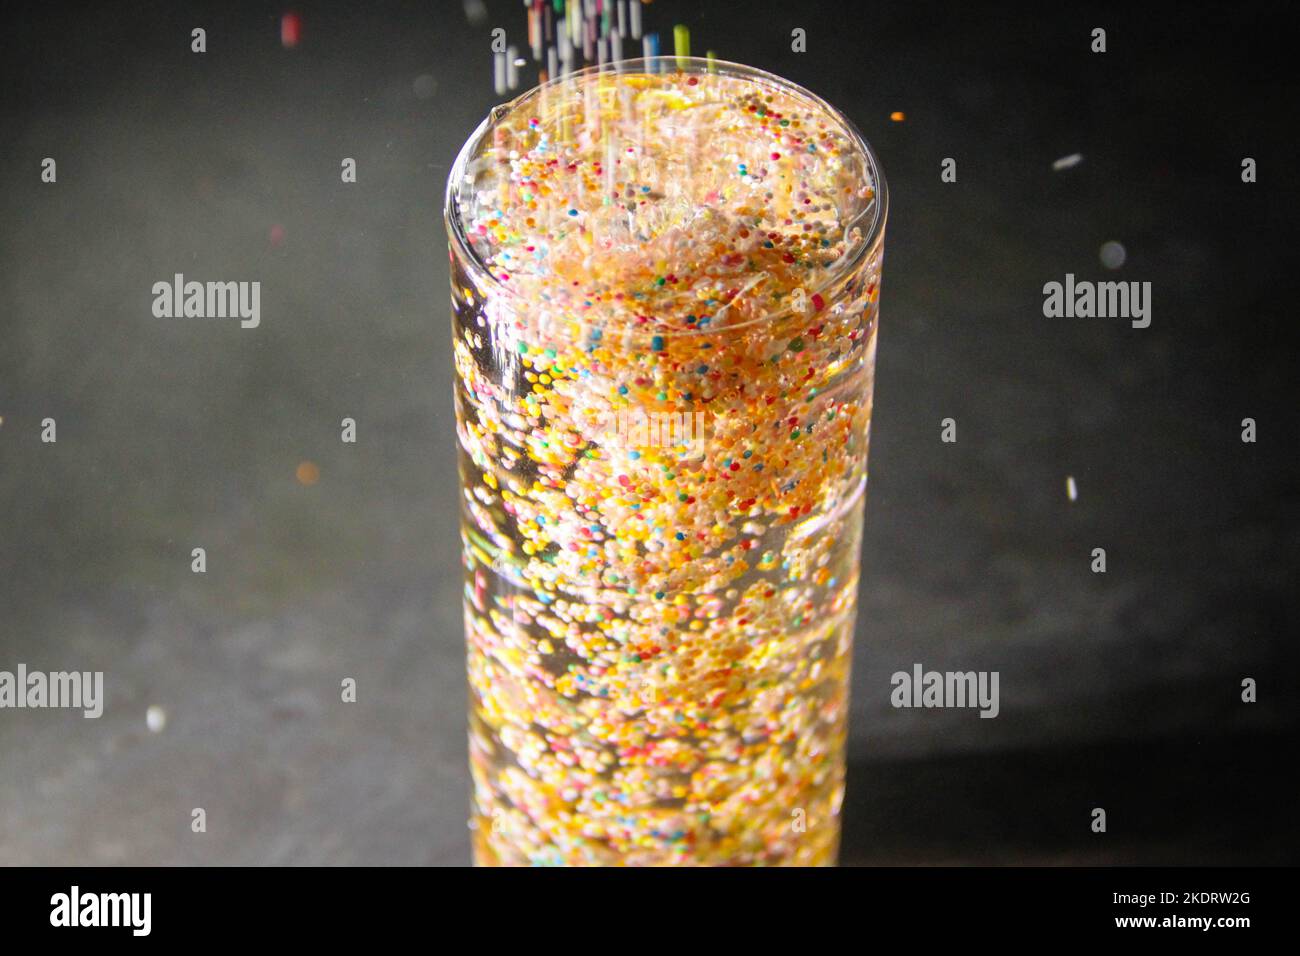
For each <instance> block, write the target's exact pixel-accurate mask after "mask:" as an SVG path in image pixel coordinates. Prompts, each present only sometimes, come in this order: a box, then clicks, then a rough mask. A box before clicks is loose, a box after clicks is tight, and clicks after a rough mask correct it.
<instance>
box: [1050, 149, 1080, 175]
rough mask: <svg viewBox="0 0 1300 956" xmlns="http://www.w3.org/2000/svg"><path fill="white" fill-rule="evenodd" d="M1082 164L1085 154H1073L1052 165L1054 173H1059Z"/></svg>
mask: <svg viewBox="0 0 1300 956" xmlns="http://www.w3.org/2000/svg"><path fill="white" fill-rule="evenodd" d="M1081 162H1083V153H1071V154H1070V155H1069V156H1062V157H1061V158H1060V159H1058V160H1057V161H1056V162H1054V163H1052V172H1054V173H1059V172H1060V171H1061V170H1063V169H1069V168H1071V167H1072V166H1078V165H1079V164H1080V163H1081Z"/></svg>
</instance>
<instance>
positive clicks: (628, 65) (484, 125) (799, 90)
mask: <svg viewBox="0 0 1300 956" xmlns="http://www.w3.org/2000/svg"><path fill="white" fill-rule="evenodd" d="M651 64H653V65H654V66H655V67H658V66H660V65H666V66H670V68H669V69H655V70H653V71H651V70H648V69H646V67H647V66H649V65H651ZM651 72H654V73H656V74H658V73H723V74H725V75H728V76H737V77H741V78H744V79H752V80H755V81H757V82H759V83H765V84H767V85H770V86H774V87H776V88H777V89H779V90H781V91H782V92H786V93H792V94H794V95H796V96H799V97H802V98H804V99H806V100H808V101H809V102H810V103H812V104H813V105H815V106H817V107H818V108H820V109H822V110H825V112H826V114H827V115H828V116H829V117H830V118H831V119H832V120H833V121H834V122H836V123H837V124H839V126H840V127H841V128H842V130H843V131H844V133H845V134H847V135H848V137H849V140H850V141H851V142H852V144H853V147H854V149H855V150H856V151H857V152H858V153H859V154H860V155H861V156H862V157H863V158H864V159H865V161H866V164H867V167H868V170H869V172H870V175H871V180H872V182H871V184H872V186H873V188H874V190H875V197H874V201H873V202H872V203H870V204H869V205H868V206H867V208H865V209H863V210H862V211H861V212H860V213H858V214H857V215H856V216H854V217H853V219H851V220H850V221H849V222H848V223H846V224H845V227H844V230H845V232H846V233H847V232H848V231H849V230H850V229H853V228H855V227H860V226H861V225H862V222H861V220H862V219H863V217H864V216H866V215H868V214H870V215H871V224H870V226H869V227H868V228H867V229H866V238H865V239H864V240H863V241H862V242H860V243H859V244H858V246H857V248H856V250H854V251H853V252H852V254H851V255H848V256H847V257H845V256H841V257H840V259H838V260H836V261H835V262H834V263H832V265H831V267H829V268H828V269H827V271H826V274H825V275H824V276H823V277H822V278H821V281H819V282H818V283H817V285H816V286H815V287H814V288H811V289H809V290H807V294H808V296H810V297H811V296H813V295H816V294H818V293H820V292H824V291H826V290H827V289H829V288H830V287H831V286H833V285H835V284H836V283H837V282H839V281H840V280H841V279H843V278H844V277H845V276H848V275H852V274H853V272H854V271H855V270H856V269H857V268H858V267H859V266H860V265H861V264H862V262H863V261H864V260H866V259H868V258H869V257H870V256H872V255H873V254H874V253H875V252H876V251H877V250H878V249H879V248H880V247H881V245H882V243H883V240H884V234H885V221H886V219H887V218H888V215H889V188H888V186H887V185H886V182H885V174H884V171H883V170H882V169H881V167H880V159H879V157H878V156H877V155H876V152H875V150H874V149H872V148H871V144H870V143H869V142H867V139H866V137H865V136H863V135H862V132H861V131H860V130H859V129H858V128H857V126H856V125H854V123H853V121H852V120H850V119H849V118H848V117H847V116H846V115H845V114H844V113H843V112H841V111H840V110H839V109H837V108H836V107H835V106H832V105H831V104H830V103H828V102H826V100H824V99H822V98H821V97H820V96H818V95H817V94H816V93H813V92H812V91H810V90H808V89H806V88H804V87H803V86H800V85H799V84H798V83H795V82H794V81H792V80H787V79H785V78H784V77H782V76H778V75H777V74H775V73H771V72H769V71H767V70H763V69H760V68H759V67H754V66H747V65H745V64H743V63H733V62H731V61H730V60H719V59H706V58H704V57H695V56H675V55H672V54H668V55H662V56H655V57H637V58H634V59H625V60H619V61H617V62H613V63H605V64H599V65H593V66H587V67H584V68H582V69H580V70H573V71H572V72H569V73H564V74H561V75H560V76H556V77H552V78H550V79H548V80H547V81H546V82H545V83H539V84H538V85H537V86H534V87H532V88H531V89H528V90H525V91H524V92H522V93H520V94H519V95H518V96H516V97H514V99H511V100H507V101H506V102H504V103H498V104H497V105H496V106H494V107H492V109H491V110H490V111H489V112H488V115H487V116H486V117H484V118H483V120H482V122H480V123H479V124H478V126H477V127H475V129H474V132H472V133H471V134H470V135H469V138H468V139H466V140H465V143H464V145H463V146H461V148H460V152H459V153H458V154H457V156H456V161H455V162H454V163H452V167H451V171H450V172H449V173H448V175H447V186H446V190H445V193H444V197H443V211H442V218H443V226H444V228H445V229H446V231H447V237H448V239H449V241H450V242H451V244H452V246H453V247H455V249H456V251H457V252H458V253H459V255H460V259H461V260H462V262H464V263H465V264H466V265H467V266H468V267H469V270H470V272H471V278H472V279H473V281H475V283H476V284H478V285H480V286H484V285H485V286H486V287H488V288H491V289H492V290H493V291H494V292H501V293H504V295H505V297H506V299H507V300H510V299H517V298H519V297H520V296H521V295H522V293H521V292H519V291H518V290H517V289H515V288H512V287H511V286H509V285H508V284H507V283H505V282H502V281H501V280H500V279H499V278H498V277H497V276H496V275H495V274H494V273H493V271H492V270H491V269H490V268H489V267H488V265H487V264H486V263H485V262H484V261H483V260H482V259H481V258H480V257H479V254H478V252H477V251H476V250H475V249H474V245H473V243H472V242H470V240H469V237H468V235H466V233H465V225H464V222H463V220H462V217H461V214H460V212H461V210H460V202H459V196H458V195H457V186H458V185H459V184H460V182H461V180H462V179H463V177H464V175H465V167H466V165H467V164H468V163H469V159H470V156H471V155H472V154H473V153H474V151H475V149H476V148H477V147H478V145H479V144H480V143H481V142H482V141H483V140H484V138H485V137H486V136H487V135H488V134H489V133H490V132H491V131H492V130H493V129H494V128H495V127H496V125H497V124H498V123H499V122H500V121H501V119H502V118H503V117H505V116H507V115H510V114H513V113H515V112H516V111H517V110H519V109H520V108H522V107H523V106H524V105H525V104H526V103H528V102H531V101H532V100H533V98H535V97H537V96H540V95H541V94H542V93H543V92H544V91H548V90H552V89H555V88H557V87H559V86H561V85H562V84H565V83H569V82H572V81H573V80H574V79H575V78H581V77H588V76H597V75H599V74H602V73H609V74H615V75H619V74H641V75H646V74H649V73H651ZM792 311H793V307H783V308H780V309H776V310H773V311H771V312H764V313H763V314H762V315H759V316H756V317H754V318H752V319H749V320H746V321H744V322H738V323H736V324H734V325H728V326H726V327H725V330H726V331H731V330H736V329H741V328H744V327H746V326H751V325H754V324H756V323H759V322H772V321H775V320H776V319H779V318H782V317H784V316H786V315H789V314H791V313H792ZM723 330H724V329H721V328H720V329H686V330H681V331H679V332H676V333H674V334H675V335H683V334H685V335H700V334H704V333H706V332H711V333H715V334H716V333H717V332H719V331H723Z"/></svg>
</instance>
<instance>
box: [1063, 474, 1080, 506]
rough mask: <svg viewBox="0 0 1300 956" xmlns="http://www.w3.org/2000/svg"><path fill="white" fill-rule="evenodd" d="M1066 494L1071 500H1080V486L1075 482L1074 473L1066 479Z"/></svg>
mask: <svg viewBox="0 0 1300 956" xmlns="http://www.w3.org/2000/svg"><path fill="white" fill-rule="evenodd" d="M1065 496H1066V497H1067V498H1069V499H1070V500H1071V501H1078V500H1079V487H1078V485H1076V484H1075V483H1074V475H1070V476H1068V477H1067V478H1066V479H1065Z"/></svg>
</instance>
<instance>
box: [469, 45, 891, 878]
mask: <svg viewBox="0 0 1300 956" xmlns="http://www.w3.org/2000/svg"><path fill="white" fill-rule="evenodd" d="M672 66H673V64H669V68H668V69H666V70H663V71H661V70H657V69H656V70H655V71H653V72H651V71H646V72H636V73H633V72H626V71H625V72H618V71H615V70H606V71H600V72H594V73H582V74H576V75H573V76H569V77H566V78H564V79H563V80H562V81H560V82H558V83H554V84H550V85H549V86H544V87H542V88H541V89H540V90H538V91H535V92H534V93H532V94H530V95H529V96H527V97H525V98H523V99H521V100H519V101H517V102H516V104H514V105H513V106H512V108H511V109H510V110H508V111H506V112H505V113H503V114H502V115H500V116H498V117H497V118H496V121H495V123H494V125H493V126H492V128H491V129H490V130H489V132H488V133H487V134H486V135H485V136H484V138H483V140H482V142H481V143H479V144H478V146H477V148H476V150H475V151H474V153H473V154H472V155H470V156H469V157H468V158H467V161H466V163H465V166H464V173H465V178H464V182H461V183H453V198H454V201H455V205H456V207H457V214H458V216H459V223H460V227H461V232H462V234H463V237H464V244H463V245H462V246H460V247H458V248H455V249H453V256H452V267H453V275H452V286H453V305H454V315H455V328H454V331H455V362H456V374H457V427H458V433H459V440H460V447H461V470H462V478H463V503H462V507H463V511H462V514H463V523H462V526H463V530H464V546H465V547H464V555H465V567H466V583H465V613H466V626H467V633H468V638H469V656H468V669H469V679H470V686H471V733H470V751H471V765H472V770H473V774H474V783H475V793H474V803H475V816H474V822H473V825H474V827H475V837H474V839H475V852H476V857H477V859H478V860H479V862H483V863H503V864H534V865H537V864H541V865H548V864H592V863H604V864H712V863H730V864H764V865H774V864H809V863H825V862H830V861H832V860H833V858H834V855H835V852H836V842H837V839H838V826H837V823H836V817H837V814H838V812H839V804H840V800H841V798H842V789H843V775H844V761H843V749H844V741H845V734H846V723H845V722H846V710H847V697H846V695H847V679H848V664H849V650H850V646H851V639H852V631H853V614H854V607H855V600H856V591H857V552H858V541H859V535H860V525H861V507H862V500H863V488H864V485H865V476H866V460H867V444H868V433H869V423H870V414H871V381H872V380H871V375H872V367H873V361H874V348H875V329H876V301H877V297H878V294H879V289H878V279H879V258H878V254H877V252H876V251H873V250H866V249H864V245H865V242H866V238H867V237H866V236H865V235H864V234H863V233H864V231H870V230H869V227H868V226H863V225H862V223H863V222H864V214H866V213H869V212H870V211H871V207H872V203H873V202H874V201H875V195H874V190H873V181H872V178H871V175H870V173H869V170H868V169H867V168H866V167H865V165H864V158H863V156H862V153H861V149H860V147H859V146H858V144H857V142H856V140H855V139H854V138H853V136H852V135H851V133H850V132H849V131H848V130H847V129H846V128H845V127H844V125H843V124H842V123H841V122H839V121H838V119H837V118H836V117H835V116H834V115H833V114H832V113H831V112H829V111H828V110H827V109H826V108H825V107H824V106H823V105H822V104H820V103H819V102H818V101H816V100H814V99H813V98H811V97H809V96H807V95H806V94H803V93H801V92H800V91H798V90H795V89H793V88H790V87H788V86H785V85H782V84H780V83H778V82H777V81H775V80H770V79H769V78H766V77H765V76H762V75H758V74H753V73H744V72H742V71H738V70H736V69H734V68H731V67H729V66H728V65H726V64H711V65H710V66H711V67H712V69H706V70H699V69H695V70H691V69H680V70H679V69H673V68H672ZM869 218H870V217H869V215H868V216H866V219H869ZM630 411H636V412H640V413H644V414H650V415H670V416H682V417H685V416H699V420H700V421H702V422H704V426H705V433H706V434H705V440H704V441H703V443H702V447H695V448H692V447H689V444H688V443H686V442H682V441H680V440H679V439H680V437H681V436H680V435H676V434H673V433H668V434H667V435H666V436H665V435H664V434H663V433H658V434H657V437H651V436H650V435H649V434H647V433H644V432H643V433H641V434H636V433H628V432H626V431H624V430H620V429H616V428H612V427H611V426H610V422H611V421H612V420H613V419H614V418H615V417H616V416H617V415H619V414H627V413H628V412H630ZM796 811H799V813H796ZM795 819H799V820H800V821H801V825H800V826H798V827H796V826H792V821H793V820H795Z"/></svg>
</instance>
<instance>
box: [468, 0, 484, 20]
mask: <svg viewBox="0 0 1300 956" xmlns="http://www.w3.org/2000/svg"><path fill="white" fill-rule="evenodd" d="M487 15H488V12H487V5H486V4H484V3H483V0H465V19H466V20H468V21H469V22H470V23H474V24H479V23H482V22H483V21H484V20H486V19H487Z"/></svg>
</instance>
